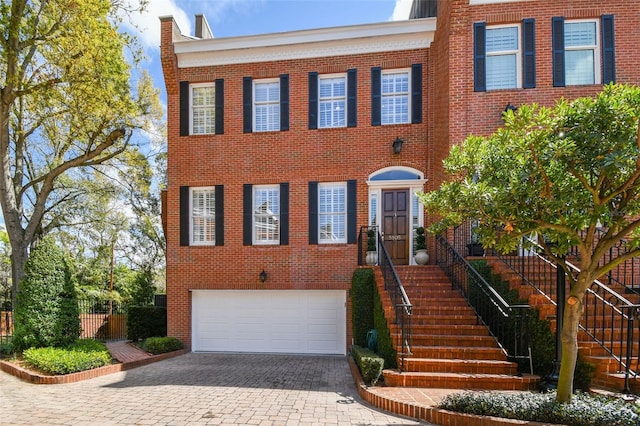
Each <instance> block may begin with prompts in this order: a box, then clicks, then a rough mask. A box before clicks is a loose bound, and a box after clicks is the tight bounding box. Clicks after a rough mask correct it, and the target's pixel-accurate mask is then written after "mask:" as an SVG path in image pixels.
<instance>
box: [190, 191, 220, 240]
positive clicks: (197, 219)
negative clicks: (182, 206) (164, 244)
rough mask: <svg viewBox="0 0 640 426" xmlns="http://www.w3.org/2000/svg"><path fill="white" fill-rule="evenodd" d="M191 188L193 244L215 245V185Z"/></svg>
mask: <svg viewBox="0 0 640 426" xmlns="http://www.w3.org/2000/svg"><path fill="white" fill-rule="evenodd" d="M190 190H191V209H190V211H191V244H192V245H206V244H211V245H214V244H215V241H216V193H215V188H214V187H207V188H190Z"/></svg>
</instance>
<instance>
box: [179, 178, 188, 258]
mask: <svg viewBox="0 0 640 426" xmlns="http://www.w3.org/2000/svg"><path fill="white" fill-rule="evenodd" d="M189 204H190V203H189V187H188V186H181V187H180V245H181V246H188V245H189V223H190V220H189Z"/></svg>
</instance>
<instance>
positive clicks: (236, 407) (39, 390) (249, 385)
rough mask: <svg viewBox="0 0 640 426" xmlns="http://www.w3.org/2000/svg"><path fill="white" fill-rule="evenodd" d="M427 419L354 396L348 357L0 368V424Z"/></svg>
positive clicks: (227, 357) (198, 357)
mask: <svg viewBox="0 0 640 426" xmlns="http://www.w3.org/2000/svg"><path fill="white" fill-rule="evenodd" d="M15 424H29V425H33V424H36V425H39V424H42V425H45V424H58V425H60V424H68V425H89V424H91V425H96V424H100V425H125V424H126V425H129V424H131V425H133V424H135V425H205V424H211V425H362V426H364V425H418V424H422V425H425V424H426V423H419V422H416V421H414V420H411V419H406V418H402V417H397V416H393V415H390V414H388V413H384V412H381V411H378V410H376V409H373V408H371V407H370V406H368V405H366V404H365V403H363V402H362V400H361V399H360V398H359V396H358V393H357V390H356V387H355V384H354V381H353V377H352V375H351V373H350V370H349V364H348V362H347V359H346V357H340V356H303V355H269V354H264V355H263V354H221V353H215V354H214V353H188V354H185V355H182V356H178V357H175V358H171V359H168V360H164V361H159V362H156V363H153V364H149V365H146V366H142V367H139V368H135V369H132V370H128V371H124V372H119V373H114V374H110V375H107V376H102V377H97V378H94V379H89V380H84V381H81V382H77V383H69V384H60V385H33V384H29V383H25V382H22V381H20V380H19V379H17V378H15V377H13V376H11V375H8V374H6V373H2V372H0V425H15Z"/></svg>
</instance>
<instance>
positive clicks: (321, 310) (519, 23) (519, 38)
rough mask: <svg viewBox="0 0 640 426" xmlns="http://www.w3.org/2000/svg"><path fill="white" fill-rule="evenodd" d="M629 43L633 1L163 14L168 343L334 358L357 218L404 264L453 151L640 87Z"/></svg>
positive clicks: (639, 28) (473, 0)
mask: <svg viewBox="0 0 640 426" xmlns="http://www.w3.org/2000/svg"><path fill="white" fill-rule="evenodd" d="M436 6H437V7H436ZM214 30H215V29H214ZM638 42H640V7H639V3H638V0H606V1H602V0H587V1H553V0H446V1H437V2H436V1H435V0H415V2H414V6H413V10H412V13H411V19H408V20H405V21H394V22H391V21H390V22H381V23H376V24H365V25H354V26H346V27H335V28H326V29H311V30H303V31H292V32H285V33H276V34H263V35H255V36H241V37H225V38H215V37H214V36H213V32H212V30H211V29H210V28H209V26H208V24H207V21H206V19H205V18H204V17H203V16H197V17H196V34H195V36H192V35H188V34H182V33H181V31H180V29H179V28H178V26H177V25H176V23H175V21H174V20H173V19H172V18H171V17H163V18H161V59H162V65H163V71H164V77H165V84H166V88H167V118H168V119H167V126H168V132H167V134H168V172H167V173H168V186H167V192H166V194H165V205H164V208H165V214H164V221H165V225H166V231H165V232H166V237H167V307H168V333H169V335H171V336H176V337H178V338H180V339H181V340H182V341H183V342H184V343H185V344H186V345H187V346H188V347H189V348H191V350H193V351H241V352H287V353H321V354H345V353H346V352H347V349H348V346H349V343H350V341H351V331H350V328H351V327H350V311H349V306H350V300H349V288H350V285H351V276H352V274H353V271H354V269H355V268H356V266H357V259H358V245H357V239H358V235H359V232H360V229H361V227H362V226H379V227H380V228H379V229H380V230H381V231H382V232H385V245H386V246H387V248H388V249H389V251H390V253H391V257H392V259H393V261H394V263H395V264H397V265H402V264H413V263H414V261H413V256H412V251H413V250H412V247H413V239H414V231H415V228H416V227H418V226H422V225H427V224H428V223H429V218H428V217H427V216H425V214H424V212H423V210H422V206H421V205H420V204H419V203H418V202H417V198H416V196H415V193H416V192H417V191H425V190H431V189H434V188H435V187H437V185H438V184H439V183H440V182H441V181H442V179H443V175H442V167H441V161H442V159H443V158H444V157H445V156H446V155H447V153H448V151H449V148H450V146H451V145H452V144H455V143H459V142H460V141H461V140H463V139H464V138H465V137H466V136H467V135H468V134H469V133H476V134H489V133H491V132H492V131H494V130H495V129H496V128H497V127H499V126H500V125H501V124H502V112H503V111H504V110H505V108H507V106H509V107H514V108H517V107H518V105H520V104H523V103H530V102H537V103H540V104H543V105H552V104H553V102H554V100H555V99H558V98H561V97H566V98H574V97H577V96H583V95H592V94H594V93H596V92H597V91H599V90H600V89H601V88H602V85H603V84H605V83H608V82H620V83H638V82H640V57H639V56H638V54H637V53H636V46H637V45H638Z"/></svg>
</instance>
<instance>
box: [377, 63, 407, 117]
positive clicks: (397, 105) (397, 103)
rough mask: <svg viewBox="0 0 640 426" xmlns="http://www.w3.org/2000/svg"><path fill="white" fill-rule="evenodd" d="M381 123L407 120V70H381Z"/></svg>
mask: <svg viewBox="0 0 640 426" xmlns="http://www.w3.org/2000/svg"><path fill="white" fill-rule="evenodd" d="M381 87H382V115H381V118H382V124H401V123H408V122H409V71H408V70H401V71H398V70H394V71H383V72H382V86H381Z"/></svg>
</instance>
